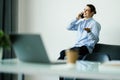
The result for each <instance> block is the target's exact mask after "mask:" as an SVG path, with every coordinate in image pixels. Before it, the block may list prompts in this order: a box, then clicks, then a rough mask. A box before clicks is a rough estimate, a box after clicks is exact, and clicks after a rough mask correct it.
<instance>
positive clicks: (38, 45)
mask: <svg viewBox="0 0 120 80" xmlns="http://www.w3.org/2000/svg"><path fill="white" fill-rule="evenodd" d="M10 40H11V43H12V47H13V50H14V52H15V55H16V57H17V58H18V59H19V60H20V61H23V62H34V63H47V64H48V63H50V64H61V63H62V64H63V63H66V61H65V60H56V61H54V62H53V61H51V60H50V58H49V56H48V54H47V51H46V49H45V46H44V43H43V40H42V38H41V35H40V34H10Z"/></svg>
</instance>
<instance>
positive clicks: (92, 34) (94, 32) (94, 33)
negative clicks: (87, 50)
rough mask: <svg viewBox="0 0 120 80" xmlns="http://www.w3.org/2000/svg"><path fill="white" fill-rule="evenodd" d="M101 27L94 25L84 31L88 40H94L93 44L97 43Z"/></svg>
mask: <svg viewBox="0 0 120 80" xmlns="http://www.w3.org/2000/svg"><path fill="white" fill-rule="evenodd" d="M100 29H101V26H100V24H99V23H95V24H94V25H93V26H92V28H87V29H85V30H86V31H87V32H88V37H89V39H90V40H94V41H95V42H98V41H99V32H100Z"/></svg>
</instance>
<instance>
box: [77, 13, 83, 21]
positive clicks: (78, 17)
mask: <svg viewBox="0 0 120 80" xmlns="http://www.w3.org/2000/svg"><path fill="white" fill-rule="evenodd" d="M81 18H83V12H81V13H80V14H78V16H77V17H76V19H78V20H79V19H81Z"/></svg>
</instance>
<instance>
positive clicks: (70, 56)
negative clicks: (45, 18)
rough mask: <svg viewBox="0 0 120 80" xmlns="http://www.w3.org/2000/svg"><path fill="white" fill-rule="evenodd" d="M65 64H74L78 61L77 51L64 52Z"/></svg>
mask: <svg viewBox="0 0 120 80" xmlns="http://www.w3.org/2000/svg"><path fill="white" fill-rule="evenodd" d="M66 58H67V63H69V64H75V63H76V61H77V59H78V51H74V50H66Z"/></svg>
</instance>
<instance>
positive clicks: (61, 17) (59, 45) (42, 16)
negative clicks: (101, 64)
mask: <svg viewBox="0 0 120 80" xmlns="http://www.w3.org/2000/svg"><path fill="white" fill-rule="evenodd" d="M88 3H92V4H94V5H95V6H96V9H97V14H96V15H95V16H94V18H95V19H96V20H97V21H98V22H100V24H101V27H102V29H101V33H100V42H101V43H106V44H116V45H120V37H119V30H120V22H119V19H120V10H119V3H120V0H19V33H40V34H41V35H42V37H43V39H44V42H45V46H46V48H47V51H48V53H49V55H50V57H51V58H52V59H57V57H58V56H59V52H60V51H61V50H62V49H65V48H69V47H72V46H73V44H74V40H75V35H76V34H75V32H70V31H67V30H66V27H67V25H68V24H69V22H70V21H71V20H72V19H73V18H75V17H76V16H77V14H78V13H79V12H81V11H82V10H83V8H84V7H85V5H86V4H88Z"/></svg>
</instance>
